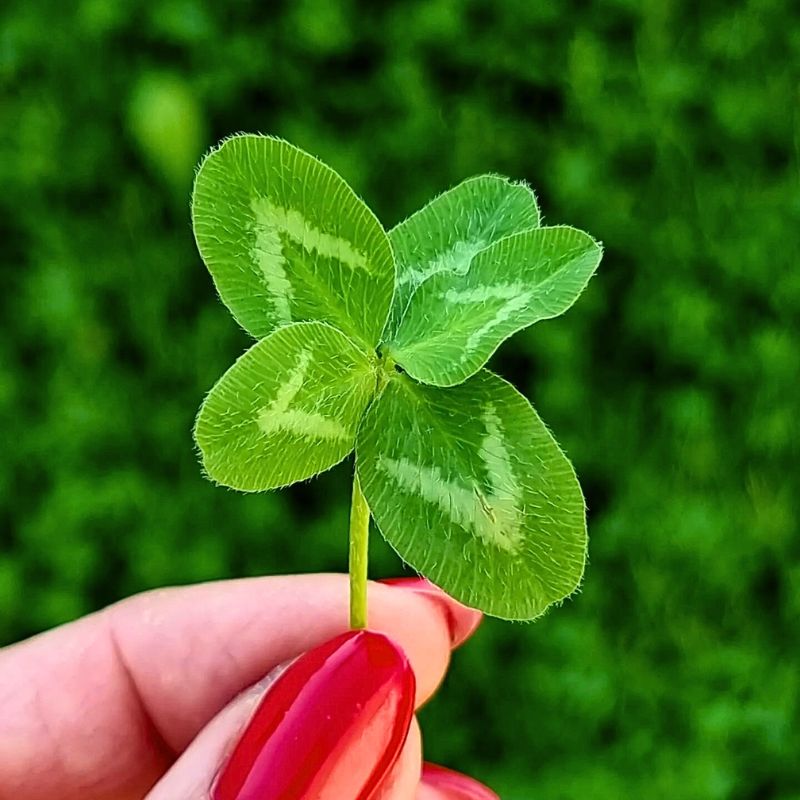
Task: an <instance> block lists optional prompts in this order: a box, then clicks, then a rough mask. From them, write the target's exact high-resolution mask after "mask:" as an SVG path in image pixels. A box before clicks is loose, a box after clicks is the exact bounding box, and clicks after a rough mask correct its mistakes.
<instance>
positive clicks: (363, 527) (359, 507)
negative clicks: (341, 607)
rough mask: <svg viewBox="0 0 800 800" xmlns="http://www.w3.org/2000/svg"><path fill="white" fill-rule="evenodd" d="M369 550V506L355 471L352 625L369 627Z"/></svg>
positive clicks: (351, 555) (351, 567)
mask: <svg viewBox="0 0 800 800" xmlns="http://www.w3.org/2000/svg"><path fill="white" fill-rule="evenodd" d="M368 550H369V506H368V505H367V501H366V498H365V497H364V495H363V493H362V491H361V485H360V484H359V482H358V473H356V472H353V498H352V501H351V503H350V627H351V628H352V629H353V630H358V629H360V628H366V627H367V553H368Z"/></svg>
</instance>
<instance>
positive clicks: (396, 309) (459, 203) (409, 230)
mask: <svg viewBox="0 0 800 800" xmlns="http://www.w3.org/2000/svg"><path fill="white" fill-rule="evenodd" d="M538 226H539V207H538V206H537V205H536V197H535V196H534V194H533V192H532V191H530V190H529V189H528V188H527V187H526V186H523V185H522V184H519V183H516V184H515V183H510V182H509V181H508V180H507V179H506V178H503V177H501V176H499V175H478V176H476V177H474V178H467V180H465V181H462V182H461V183H459V184H458V186H454V187H453V188H452V189H450V190H449V191H446V192H443V193H442V194H440V195H439V196H438V197H435V198H434V199H433V200H431V201H430V203H428V204H427V205H426V206H425V207H424V208H421V209H420V210H419V211H417V212H416V213H415V214H412V215H411V216H410V217H409V218H408V219H406V220H403V222H401V223H400V224H399V225H397V226H395V227H394V228H393V229H392V230H391V232H390V233H389V238H390V239H391V241H392V247H393V248H394V254H395V258H396V259H397V284H396V286H395V292H394V300H393V301H392V312H391V316H390V319H389V323H388V324H387V326H386V331H385V337H386V338H387V339H388V340H389V341H392V340H393V339H395V338H396V337H397V336H398V335H399V334H400V333H401V328H402V325H401V323H402V322H404V318H405V314H406V311H407V309H408V304H409V302H410V301H411V299H412V297H413V296H414V295H415V293H417V291H418V289H419V288H420V285H421V284H422V283H423V282H424V281H426V280H427V279H428V278H432V277H433V276H434V275H438V274H439V273H444V274H449V275H450V276H451V279H453V280H458V279H459V278H463V276H464V275H466V274H467V273H468V272H469V269H470V265H471V263H472V259H473V258H474V257H475V256H476V255H477V254H478V253H479V252H481V251H482V250H485V249H486V248H487V247H489V245H491V244H493V243H494V242H496V241H498V240H500V239H502V238H503V237H504V236H509V235H510V234H512V233H516V232H517V231H524V230H528V229H529V228H536V227H538Z"/></svg>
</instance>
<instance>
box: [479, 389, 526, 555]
mask: <svg viewBox="0 0 800 800" xmlns="http://www.w3.org/2000/svg"><path fill="white" fill-rule="evenodd" d="M483 424H484V425H485V426H486V436H485V437H484V438H483V441H482V442H481V450H480V454H481V458H482V459H483V463H484V464H485V465H486V473H487V477H488V482H489V486H491V492H490V494H489V496H488V498H487V500H488V505H489V507H490V510H491V513H492V516H493V517H494V520H495V523H496V527H497V528H499V529H500V530H501V531H503V535H504V536H505V538H506V539H507V540H508V542H509V543H510V544H512V545H513V547H511V548H509V549H511V550H517V549H518V548H519V545H520V543H521V540H522V533H521V527H522V510H521V509H522V488H521V487H520V485H519V483H518V482H517V479H516V477H515V476H514V470H513V469H512V468H511V455H510V453H509V452H508V448H507V447H506V442H505V438H504V437H503V428H502V425H501V422H500V417H498V416H497V412H496V411H495V407H494V405H492V404H491V403H489V404H488V405H487V406H486V408H485V409H484V411H483Z"/></svg>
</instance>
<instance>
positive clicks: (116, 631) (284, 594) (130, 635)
mask: <svg viewBox="0 0 800 800" xmlns="http://www.w3.org/2000/svg"><path fill="white" fill-rule="evenodd" d="M369 613H370V627H371V628H372V629H374V630H378V631H382V632H384V633H386V634H387V635H388V636H390V637H391V638H392V639H393V640H394V641H395V642H397V643H398V644H399V645H400V646H401V647H402V648H403V650H404V651H405V652H406V655H407V656H408V658H409V661H410V662H411V665H412V667H413V669H414V672H415V674H416V678H417V696H416V704H417V707H419V705H421V704H422V703H423V702H425V701H426V700H427V699H428V698H429V697H430V696H431V695H432V694H433V692H434V691H435V690H436V688H437V687H438V685H439V683H440V682H441V680H442V678H443V677H444V674H445V672H446V670H447V666H448V663H449V659H450V636H449V633H448V625H447V620H446V613H445V609H444V608H443V606H442V605H441V604H440V603H437V602H434V601H432V600H431V599H429V598H426V597H425V596H423V595H420V594H417V593H414V592H411V591H405V590H402V589H398V588H396V587H391V586H384V585H381V584H371V585H370V587H369ZM347 615H348V587H347V577H346V576H344V575H303V576H285V577H273V578H256V579H247V580H238V581H227V582H221V583H209V584H203V585H198V586H190V587H185V588H176V589H163V590H158V591H155V592H148V593H146V594H142V595H137V596H135V597H132V598H130V599H128V600H125V601H123V602H121V603H119V604H117V605H114V606H111V607H110V608H108V609H105V610H103V611H101V612H98V613H96V614H93V615H91V616H89V617H85V618H83V619H80V620H78V621H76V622H73V623H70V624H69V625H65V626H63V627H61V628H57V629H55V630H53V631H50V632H48V633H45V634H42V635H41V636H37V637H34V638H33V639H29V640H27V641H25V642H21V643H20V644H17V645H13V646H11V647H8V648H5V649H3V650H0V709H2V713H0V800H12V798H13V800H51V798H53V797H58V798H59V800H78V799H79V798H80V800H142V798H145V797H146V798H148V800H175V798H176V797H180V798H183V799H184V800H207V798H208V794H209V788H210V786H211V783H212V781H213V778H214V775H215V774H216V773H217V771H218V769H219V767H220V765H221V763H222V762H223V760H224V758H225V754H226V753H227V752H228V751H229V749H230V747H231V745H232V743H233V742H234V741H235V740H236V738H237V736H238V734H239V732H240V731H241V730H242V727H243V726H244V724H245V723H246V721H247V719H248V718H249V716H250V714H251V713H252V711H253V709H254V707H255V705H256V704H257V703H258V702H259V700H260V698H261V696H262V695H263V693H264V691H265V690H266V682H265V681H264V678H265V676H267V675H268V674H269V673H270V671H271V670H272V669H274V668H275V667H276V666H277V665H279V664H281V663H282V662H284V661H287V660H288V659H290V658H293V657H294V656H297V655H298V654H300V653H302V652H304V651H305V650H309V649H311V648H312V647H315V646H317V645H319V644H321V643H322V642H324V641H326V640H328V639H330V638H332V637H333V636H336V635H337V634H339V633H342V632H343V631H345V630H346V629H347V618H348V616H347ZM421 763H422V754H421V741H420V735H419V728H418V726H417V724H416V722H415V723H414V725H413V726H412V730H411V733H410V734H409V737H408V740H407V742H406V745H405V749H404V751H403V754H402V755H401V757H400V759H399V761H398V763H397V765H396V767H395V769H394V771H393V774H392V775H391V776H390V779H389V780H388V781H387V784H386V786H385V788H384V789H383V792H382V794H381V796H380V799H379V800H415V799H416V800H421V798H424V799H425V800H445V797H446V796H445V795H443V794H440V793H438V792H437V791H436V790H435V789H433V788H432V787H426V786H421V785H420V779H419V776H420V771H421ZM344 789H346V787H344ZM344 789H343V790H344Z"/></svg>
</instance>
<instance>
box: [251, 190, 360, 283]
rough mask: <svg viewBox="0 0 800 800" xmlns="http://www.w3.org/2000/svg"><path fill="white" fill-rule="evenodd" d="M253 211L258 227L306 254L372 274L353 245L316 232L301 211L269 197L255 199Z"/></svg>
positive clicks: (344, 240)
mask: <svg viewBox="0 0 800 800" xmlns="http://www.w3.org/2000/svg"><path fill="white" fill-rule="evenodd" d="M250 207H251V208H252V209H253V213H254V214H255V216H256V223H257V225H258V226H259V227H265V228H271V229H272V230H277V231H278V232H279V233H284V234H286V236H288V237H289V238H290V239H291V240H292V241H294V242H296V243H297V244H299V245H300V247H302V248H303V250H305V251H306V252H307V253H317V254H318V255H320V256H323V257H324V258H332V259H335V260H336V261H340V262H341V263H342V264H344V265H345V266H347V267H350V269H363V270H365V271H366V272H372V270H371V268H370V264H369V261H368V260H367V257H366V255H364V253H362V252H361V251H360V250H358V249H356V248H355V247H354V246H353V244H352V243H351V242H349V241H347V239H342V238H341V237H339V236H334V235H332V234H330V233H325V232H324V231H321V230H319V229H318V228H315V227H314V226H313V225H312V224H311V223H310V222H308V220H306V219H305V217H303V215H302V214H301V213H300V212H299V211H297V210H295V209H293V208H283V207H282V206H279V205H276V204H275V203H273V202H272V201H271V200H270V199H269V198H268V197H257V198H255V199H254V200H253V201H252V202H251V204H250Z"/></svg>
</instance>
